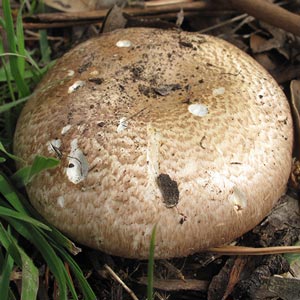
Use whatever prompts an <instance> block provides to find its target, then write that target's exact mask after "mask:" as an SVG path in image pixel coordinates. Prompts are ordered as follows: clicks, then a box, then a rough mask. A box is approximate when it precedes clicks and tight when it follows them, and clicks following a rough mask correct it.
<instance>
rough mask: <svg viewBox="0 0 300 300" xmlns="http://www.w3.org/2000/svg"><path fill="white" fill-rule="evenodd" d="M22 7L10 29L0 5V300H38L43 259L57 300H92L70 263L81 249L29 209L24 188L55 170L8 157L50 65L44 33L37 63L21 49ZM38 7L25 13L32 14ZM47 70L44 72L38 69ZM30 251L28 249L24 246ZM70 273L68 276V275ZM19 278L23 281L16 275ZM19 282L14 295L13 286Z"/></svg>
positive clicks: (39, 160)
mask: <svg viewBox="0 0 300 300" xmlns="http://www.w3.org/2000/svg"><path fill="white" fill-rule="evenodd" d="M24 3H25V2H22V4H21V6H20V9H19V11H18V12H17V16H16V18H15V19H16V22H15V24H14V21H13V18H12V11H11V7H10V1H9V0H3V1H2V5H3V18H0V25H1V27H2V28H4V30H5V32H6V38H7V46H8V49H6V51H5V49H4V48H5V47H4V42H3V40H2V39H1V38H0V59H1V62H2V66H1V68H0V84H1V85H0V295H1V300H7V299H22V300H34V299H36V298H37V295H38V291H39V287H40V283H39V282H40V274H39V268H38V267H39V265H40V264H41V263H40V262H39V261H37V258H36V257H41V258H42V260H43V263H42V265H44V264H46V266H47V268H48V269H49V270H50V272H51V274H52V275H53V277H54V285H57V286H58V289H59V292H58V293H57V294H56V296H54V298H55V299H61V300H65V299H79V298H80V299H81V298H82V297H83V298H84V299H87V300H90V299H96V295H95V293H94V292H93V290H92V288H91V287H90V285H89V283H88V281H87V280H86V278H85V276H84V274H83V271H82V270H81V269H80V267H79V265H78V264H77V262H76V261H75V259H74V257H73V256H74V255H76V254H77V253H78V252H79V251H80V249H78V248H77V247H76V246H75V245H74V244H73V242H72V241H70V240H69V239H68V238H67V237H65V236H64V235H63V234H62V233H60V232H59V231H58V230H57V229H55V228H54V227H53V226H51V225H50V224H48V223H47V222H46V221H45V220H43V219H42V218H41V217H40V216H39V215H38V213H37V212H36V211H35V210H34V209H33V208H32V207H31V205H30V203H29V201H28V199H27V196H26V194H25V193H24V189H23V188H24V187H25V186H26V185H27V184H28V183H30V181H31V180H32V179H33V178H34V177H35V176H36V175H37V174H39V173H40V172H43V171H44V170H47V169H49V168H55V167H56V166H57V165H58V164H59V163H60V162H59V160H57V159H54V158H48V157H43V156H36V158H35V159H34V161H33V163H32V165H30V166H25V167H24V168H22V169H20V170H18V171H15V167H14V163H15V162H16V161H20V160H21V159H20V158H18V157H16V156H14V155H13V154H11V151H12V143H13V134H14V129H15V123H16V120H17V118H18V116H19V113H20V111H21V108H22V104H24V102H26V101H27V99H28V98H29V96H30V94H31V93H32V90H33V88H34V86H35V85H36V84H37V83H38V82H39V80H40V79H41V77H42V76H43V74H44V73H45V72H46V71H47V68H48V66H49V65H50V64H51V60H50V50H49V49H50V47H49V45H48V41H47V33H46V31H40V40H39V45H40V51H39V52H40V55H39V62H38V63H37V62H36V58H35V59H33V57H32V54H34V52H31V53H30V52H29V51H28V50H26V48H25V38H24V33H23V32H24V31H23V24H22V10H23V9H24V6H25V4H24ZM37 6H38V4H37V1H32V6H31V7H27V9H28V11H29V12H33V11H34V8H33V7H35V8H36V7H37ZM41 66H45V67H41ZM155 232H156V227H154V229H153V232H152V237H151V241H150V251H149V263H148V288H147V296H148V300H150V299H151V300H152V299H153V297H154V296H153V269H154V250H155V243H154V242H155ZM28 245H30V246H28ZM69 269H70V270H71V273H69ZM20 272H21V276H20V275H18V274H20ZM16 282H19V283H20V282H21V287H22V288H21V289H20V290H18V289H17V288H16V285H15V284H14V283H16Z"/></svg>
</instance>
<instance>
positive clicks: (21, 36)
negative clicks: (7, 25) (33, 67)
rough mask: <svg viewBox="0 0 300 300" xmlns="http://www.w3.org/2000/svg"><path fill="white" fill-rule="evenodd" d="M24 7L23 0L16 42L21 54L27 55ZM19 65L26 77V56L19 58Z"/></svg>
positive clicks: (18, 16)
mask: <svg viewBox="0 0 300 300" xmlns="http://www.w3.org/2000/svg"><path fill="white" fill-rule="evenodd" d="M23 7H24V1H22V3H21V6H20V8H19V11H18V15H17V20H16V42H17V48H18V53H19V54H20V55H21V56H25V38H24V29H23V20H22V11H23ZM18 66H19V71H20V75H21V77H22V78H24V75H25V59H24V57H20V58H18Z"/></svg>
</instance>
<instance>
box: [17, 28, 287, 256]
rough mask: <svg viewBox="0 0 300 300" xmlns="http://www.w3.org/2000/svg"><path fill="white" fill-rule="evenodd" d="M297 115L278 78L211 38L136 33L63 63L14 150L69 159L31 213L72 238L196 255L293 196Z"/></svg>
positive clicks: (43, 88) (49, 177)
mask: <svg viewBox="0 0 300 300" xmlns="http://www.w3.org/2000/svg"><path fill="white" fill-rule="evenodd" d="M292 143H293V131H292V119H291V115H290V109H289V105H288V102H287V100H286V98H285V96H284V94H283V92H282V90H281V89H280V87H279V86H278V85H277V84H276V82H275V81H274V79H273V78H272V77H271V76H270V75H269V74H268V73H267V72H266V71H265V70H264V69H263V68H262V67H261V66H260V65H259V64H258V63H256V62H255V61H254V60H253V59H252V58H251V57H250V56H248V55H247V54H245V53H244V52H242V51H241V50H239V49H237V48H236V47H234V46H233V45H231V44H229V43H227V42H225V41H223V40H221V39H218V38H215V37H212V36H207V35H201V34H198V33H188V32H182V31H164V30H160V29H149V28H148V29H146V28H130V29H122V30H117V31H114V32H111V33H108V34H103V35H101V36H100V37H99V38H95V39H91V40H88V41H86V42H84V43H82V44H81V45H79V46H77V47H75V48H74V49H73V50H71V51H70V52H68V53H66V54H65V55H64V56H63V57H62V58H61V59H58V60H57V62H56V64H55V65H54V67H52V69H51V70H50V71H49V72H48V73H47V74H46V76H45V77H44V78H43V80H42V81H41V83H40V84H39V86H38V88H37V89H36V91H35V92H34V94H33V96H32V97H31V99H30V100H29V101H28V102H27V103H26V105H25V107H24V109H23V111H22V113H21V116H20V118H19V120H18V124H17V128H16V133H15V140H14V152H15V154H16V155H18V156H20V157H22V158H23V159H24V160H26V161H27V162H28V163H30V162H32V160H33V158H34V156H35V155H36V154H40V155H47V156H53V157H57V158H59V159H60V165H59V167H57V168H55V169H51V170H47V171H45V172H43V173H41V174H39V175H38V176H36V177H35V178H34V180H33V181H32V182H31V183H30V185H28V187H27V191H28V195H29V197H30V199H31V202H32V204H33V205H34V207H35V208H36V209H37V210H38V211H39V212H40V213H41V215H42V216H44V217H45V218H46V219H47V220H48V221H49V222H50V223H52V224H54V225H55V226H57V227H58V228H59V229H60V230H62V231H63V232H64V233H66V234H67V235H68V236H70V237H71V238H73V239H74V240H76V241H78V242H80V243H82V244H85V245H87V246H90V247H93V248H96V249H100V250H102V251H105V252H107V253H110V254H112V255H118V256H124V257H128V258H139V259H144V258H147V256H148V250H149V249H148V248H149V241H150V236H151V232H152V229H153V227H154V226H155V224H157V231H156V241H155V242H156V248H155V257H157V258H170V257H180V256H186V255H189V254H192V253H195V252H197V251H202V250H205V249H208V248H210V247H214V246H218V245H222V244H225V243H228V242H231V241H232V240H234V239H236V238H237V237H239V236H241V235H243V234H244V233H245V232H247V231H249V230H250V229H252V228H253V227H254V226H255V225H257V224H258V223H259V222H261V221H262V219H263V218H264V217H266V215H267V214H268V213H269V212H270V210H271V209H272V207H273V206H274V204H275V203H276V202H277V200H278V199H279V197H280V196H281V195H282V194H283V193H284V191H285V188H286V183H287V180H288V177H289V174H290V169H291V161H292V158H291V157H292V155H291V152H292Z"/></svg>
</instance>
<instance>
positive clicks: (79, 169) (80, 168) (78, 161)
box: [65, 139, 89, 184]
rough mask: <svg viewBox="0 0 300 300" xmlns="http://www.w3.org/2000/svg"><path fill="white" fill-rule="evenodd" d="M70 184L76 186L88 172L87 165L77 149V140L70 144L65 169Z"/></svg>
mask: <svg viewBox="0 0 300 300" xmlns="http://www.w3.org/2000/svg"><path fill="white" fill-rule="evenodd" d="M65 170H66V174H67V176H68V178H69V180H70V181H71V182H73V183H74V184H77V183H79V182H81V181H83V180H84V179H85V178H86V176H87V174H88V171H89V165H88V162H87V159H86V157H85V156H84V154H83V152H82V151H81V150H80V149H79V148H78V140H77V139H74V140H73V141H72V142H71V151H70V153H69V155H68V167H67V168H66V169H65Z"/></svg>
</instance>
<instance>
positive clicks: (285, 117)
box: [277, 115, 288, 122]
mask: <svg viewBox="0 0 300 300" xmlns="http://www.w3.org/2000/svg"><path fill="white" fill-rule="evenodd" d="M277 119H278V121H279V122H286V121H287V119H288V118H287V116H284V115H281V116H278V118H277Z"/></svg>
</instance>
